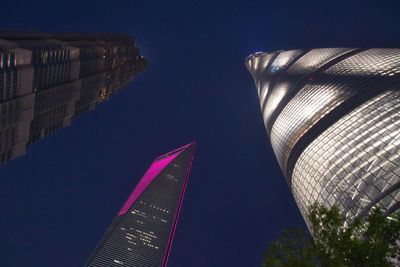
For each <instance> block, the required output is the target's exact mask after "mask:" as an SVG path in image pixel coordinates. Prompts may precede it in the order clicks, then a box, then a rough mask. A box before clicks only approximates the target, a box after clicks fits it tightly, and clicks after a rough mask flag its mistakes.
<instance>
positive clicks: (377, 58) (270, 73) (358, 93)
mask: <svg viewBox="0 0 400 267" xmlns="http://www.w3.org/2000/svg"><path fill="white" fill-rule="evenodd" d="M246 66H247V68H248V70H249V71H250V73H251V75H252V76H253V79H254V81H255V84H256V87H257V90H258V95H259V98H260V105H261V111H262V116H263V119H264V123H265V126H266V129H267V132H268V135H269V138H270V141H271V144H272V148H273V150H274V153H275V155H276V158H277V160H278V162H279V165H280V167H281V169H282V171H283V174H284V176H285V178H286V180H287V182H288V184H289V187H290V189H291V191H292V193H293V196H294V198H295V200H296V202H297V204H298V206H299V208H300V211H301V213H302V214H303V217H304V218H305V219H306V216H305V215H306V212H307V207H308V206H310V205H311V204H313V203H315V202H318V203H320V204H323V205H325V206H328V207H330V206H332V205H336V206H338V207H339V208H340V210H341V212H342V214H343V215H345V216H346V217H347V218H348V219H349V220H352V219H353V218H355V217H358V216H363V215H364V214H366V213H367V212H368V211H369V209H371V207H374V206H378V207H380V208H382V209H383V210H384V212H385V213H386V215H387V216H390V214H391V213H393V212H395V211H396V210H398V209H400V49H351V48H323V49H311V50H292V51H277V52H273V53H255V54H252V55H250V56H249V57H247V58H246ZM306 221H307V220H306Z"/></svg>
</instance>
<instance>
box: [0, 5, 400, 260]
mask: <svg viewBox="0 0 400 267" xmlns="http://www.w3.org/2000/svg"><path fill="white" fill-rule="evenodd" d="M396 2H398V1H378V0H377V1H370V2H367V1H360V2H355V1H351V3H350V1H343V2H338V1H320V3H317V2H315V3H311V2H307V1H247V2H246V1H242V2H241V3H239V2H235V1H224V2H222V1H219V2H217V1H204V0H203V1H151V0H147V1H140V2H139V1H109V0H98V1H82V0H80V1H76V0H68V1H67V0H58V1H28V0H26V1H19V0H3V1H2V3H1V10H2V12H1V16H0V22H1V23H0V25H1V27H3V28H12V29H24V30H29V29H34V30H39V31H49V32H65V31H70V32H117V33H127V34H131V35H133V36H134V37H135V39H136V43H137V46H138V47H139V48H140V50H141V52H142V54H143V55H144V56H145V57H146V58H148V60H149V63H150V65H149V68H148V69H147V70H146V71H145V72H144V73H142V74H140V75H138V76H137V78H136V80H135V81H134V83H133V84H131V85H129V86H128V87H127V88H125V89H124V90H122V91H121V92H120V93H119V94H118V95H115V96H113V97H112V98H111V100H110V101H108V102H106V103H105V104H102V105H98V106H97V108H96V110H95V111H93V112H90V113H86V114H84V115H82V116H81V117H79V118H77V119H76V120H75V121H73V123H72V126H70V127H68V128H64V129H61V130H59V131H58V132H57V133H55V134H53V135H51V136H50V137H48V138H46V139H45V140H43V141H42V142H40V143H38V144H36V145H33V146H31V147H30V148H29V149H28V150H27V154H26V155H25V156H23V157H21V158H18V159H15V160H12V161H10V162H9V163H7V164H6V165H4V166H1V167H0V176H1V177H0V178H1V179H0V212H1V217H0V237H1V242H0V266H2V267H9V266H16V267H30V266H34V267H42V266H43V267H47V266H52V267H53V266H55V267H59V266H60V267H63V266H66V267H73V266H83V264H84V263H85V261H86V260H87V258H88V257H89V255H90V253H91V252H92V251H93V249H94V247H95V246H96V244H97V242H98V241H99V239H100V237H101V236H102V234H103V233H104V231H105V230H106V228H107V227H108V225H109V223H110V222H111V220H112V218H113V217H114V216H115V215H116V213H117V212H118V210H119V208H120V207H121V206H122V204H123V203H124V201H125V199H126V198H127V197H128V195H129V194H130V192H131V191H132V190H133V188H134V186H135V185H136V183H137V182H138V181H139V179H140V178H141V176H142V175H143V174H144V172H145V171H146V169H147V167H148V166H149V165H150V164H151V162H152V161H153V159H154V158H155V157H156V156H157V155H160V154H164V153H166V152H168V151H170V150H173V149H175V148H177V147H179V146H182V145H184V144H186V143H189V142H191V141H193V140H196V141H197V142H198V147H197V151H196V155H195V159H194V163H193V168H192V172H191V175H190V178H189V184H188V189H187V191H186V196H185V200H184V204H183V209H182V213H181V217H180V221H179V223H178V227H177V232H176V235H175V240H174V245H173V249H172V253H171V256H170V261H169V266H171V267H204V266H205V267H208V266H211V267H221V266H243V267H251V266H261V261H262V257H263V252H264V250H265V248H266V247H267V244H268V243H269V242H270V241H271V240H274V239H276V238H277V237H278V236H279V235H280V233H281V231H282V229H285V228H288V227H295V226H303V227H304V223H303V220H302V218H301V216H300V213H299V211H298V210H297V207H296V205H295V203H294V200H293V198H292V197H291V194H290V192H289V189H288V186H287V185H286V183H285V181H284V179H283V176H282V175H281V172H280V169H279V167H278V164H277V162H276V160H275V158H274V155H273V152H272V149H271V146H270V144H269V142H268V139H267V134H266V131H265V129H264V125H263V122H262V117H261V112H260V108H259V103H258V97H257V93H256V88H255V86H254V83H253V81H252V79H251V77H250V75H249V73H248V72H247V70H246V68H245V66H244V58H245V57H246V56H247V55H249V54H250V53H253V52H256V51H273V50H281V49H283V50H285V49H295V48H316V47H400V27H399V25H400V21H399V10H400V7H399V6H397V5H396Z"/></svg>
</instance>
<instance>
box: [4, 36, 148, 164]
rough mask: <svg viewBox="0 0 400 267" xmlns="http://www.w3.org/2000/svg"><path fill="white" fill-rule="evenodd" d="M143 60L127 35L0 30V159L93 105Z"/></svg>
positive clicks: (19, 152) (123, 81) (127, 78)
mask: <svg viewBox="0 0 400 267" xmlns="http://www.w3.org/2000/svg"><path fill="white" fill-rule="evenodd" d="M146 64H147V61H146V60H145V59H143V58H142V57H141V56H140V54H139V50H138V49H137V48H136V47H135V44H134V40H133V39H132V38H130V37H129V36H124V35H114V34H77V33H65V34H63V33H60V34H48V33H39V32H11V31H0V164H1V163H4V162H6V161H8V160H10V159H13V158H15V157H17V156H20V155H23V154H24V153H25V150H26V147H27V146H28V145H30V144H32V143H35V142H36V141H38V140H40V139H43V138H44V137H46V136H47V135H49V134H50V133H53V132H54V131H55V130H57V129H59V128H62V127H65V126H68V125H70V123H71V120H72V119H73V118H75V117H76V116H77V115H79V114H81V113H83V112H85V111H88V110H92V109H94V107H95V105H96V104H97V103H99V102H102V101H104V100H106V99H108V97H109V96H110V95H111V94H113V93H115V92H117V91H118V90H119V89H120V88H121V87H123V86H125V85H126V84H128V83H129V82H130V81H132V79H133V77H134V76H135V75H136V73H138V72H139V71H141V70H143V69H144V68H145V66H146Z"/></svg>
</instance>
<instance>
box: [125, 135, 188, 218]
mask: <svg viewBox="0 0 400 267" xmlns="http://www.w3.org/2000/svg"><path fill="white" fill-rule="evenodd" d="M194 143H195V142H193V143H190V144H187V145H185V146H183V147H180V148H178V149H175V150H173V151H171V152H169V153H167V154H164V155H162V156H159V157H157V158H156V160H155V161H154V162H153V163H152V164H151V166H150V168H149V169H148V170H147V171H146V173H145V174H144V175H143V177H142V179H140V181H139V183H138V184H137V186H136V187H135V189H134V190H133V191H132V193H131V194H130V195H129V197H128V199H127V200H126V201H125V203H124V205H123V206H122V208H121V210H120V211H119V212H118V216H121V215H124V214H125V213H126V212H127V211H128V210H129V208H130V207H131V206H132V204H133V203H135V201H136V199H138V197H140V195H141V194H142V193H143V191H144V190H145V189H146V188H147V187H148V186H149V185H150V184H151V183H152V182H153V180H154V179H155V178H156V177H157V175H158V174H160V172H161V171H162V170H164V168H165V167H166V166H167V165H168V164H169V163H171V161H173V160H174V159H175V158H176V157H177V156H179V155H180V154H181V153H182V151H184V150H185V148H187V147H189V146H190V145H192V144H194ZM184 186H185V185H184Z"/></svg>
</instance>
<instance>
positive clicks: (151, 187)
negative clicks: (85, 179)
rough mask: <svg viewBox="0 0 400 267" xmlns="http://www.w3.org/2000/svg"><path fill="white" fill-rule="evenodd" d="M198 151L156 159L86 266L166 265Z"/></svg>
mask: <svg viewBox="0 0 400 267" xmlns="http://www.w3.org/2000/svg"><path fill="white" fill-rule="evenodd" d="M194 150H195V143H191V144H189V145H186V146H184V147H181V148H179V149H177V150H174V151H172V152H170V153H168V154H165V155H163V156H160V157H158V158H156V159H155V161H154V162H153V164H152V165H151V166H150V168H149V169H148V170H147V172H146V173H145V174H144V176H143V178H142V179H141V180H140V181H139V183H138V185H137V186H136V188H135V189H134V190H133V192H132V193H131V195H130V196H129V198H128V199H127V201H126V202H125V204H124V205H123V206H122V208H121V210H120V211H119V212H118V215H117V216H116V217H115V218H114V220H113V221H112V223H111V225H110V226H109V228H108V230H107V231H106V233H105V234H104V236H103V238H102V240H101V241H100V242H99V244H98V246H97V248H96V249H95V251H94V253H93V255H92V256H91V257H90V259H89V261H88V263H87V265H86V266H87V267H95V266H96V267H120V266H129V267H134V266H140V267H165V266H167V261H168V255H169V253H170V251H171V245H172V240H173V236H174V231H175V227H176V224H177V222H178V217H179V211H180V208H181V205H182V201H183V197H184V194H185V189H186V184H187V180H188V177H189V172H190V167H191V164H192V159H193V155H194Z"/></svg>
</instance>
